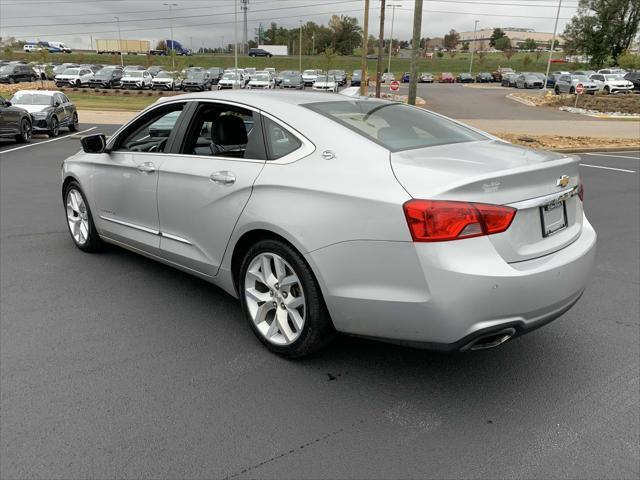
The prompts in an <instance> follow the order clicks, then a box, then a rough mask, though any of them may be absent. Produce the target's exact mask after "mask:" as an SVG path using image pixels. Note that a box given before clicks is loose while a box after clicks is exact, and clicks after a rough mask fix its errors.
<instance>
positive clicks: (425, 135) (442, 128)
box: [304, 100, 488, 151]
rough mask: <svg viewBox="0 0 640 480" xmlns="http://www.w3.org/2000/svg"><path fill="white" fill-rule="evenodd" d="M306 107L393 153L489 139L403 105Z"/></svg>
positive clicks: (348, 103) (366, 102)
mask: <svg viewBox="0 0 640 480" xmlns="http://www.w3.org/2000/svg"><path fill="white" fill-rule="evenodd" d="M304 106H305V107H307V108H309V109H310V110H313V111H314V112H317V113H320V114H321V115H324V116H325V117H328V118H330V119H331V120H334V121H336V122H338V123H339V124H341V125H343V126H345V127H347V128H349V129H350V130H353V131H354V132H356V133H358V134H360V135H362V136H363V137H366V138H368V139H370V140H373V141H374V142H376V143H378V144H380V145H382V146H384V147H385V148H388V149H389V150H391V151H399V150H409V149H414V148H424V147H432V146H435V145H446V144H449V143H460V142H472V141H477V140H487V139H488V137H486V136H484V135H482V134H480V133H477V132H475V131H474V130H471V129H469V128H466V127H463V126H461V125H458V124H456V123H454V122H452V121H450V120H447V119H445V118H442V117H439V116H437V115H434V114H432V113H429V112H427V111H426V110H423V109H421V108H416V107H411V106H408V105H404V104H401V103H391V102H380V101H372V100H346V101H338V102H319V103H308V104H306V105H304Z"/></svg>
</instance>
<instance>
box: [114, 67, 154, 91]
mask: <svg viewBox="0 0 640 480" xmlns="http://www.w3.org/2000/svg"><path fill="white" fill-rule="evenodd" d="M152 80H153V77H152V76H151V74H150V73H149V72H147V71H146V70H129V71H126V70H125V71H124V72H123V75H122V78H121V79H120V88H124V89H128V88H136V89H138V90H144V89H145V88H151V82H152Z"/></svg>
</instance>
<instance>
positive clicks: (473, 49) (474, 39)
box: [469, 20, 482, 75]
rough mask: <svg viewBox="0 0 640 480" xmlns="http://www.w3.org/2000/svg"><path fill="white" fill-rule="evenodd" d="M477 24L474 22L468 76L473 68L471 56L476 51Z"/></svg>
mask: <svg viewBox="0 0 640 480" xmlns="http://www.w3.org/2000/svg"><path fill="white" fill-rule="evenodd" d="M478 22H480V20H476V23H475V24H474V25H473V43H472V44H471V60H470V61H469V75H471V69H472V68H473V54H474V52H475V51H476V31H477V30H478ZM480 63H482V62H480Z"/></svg>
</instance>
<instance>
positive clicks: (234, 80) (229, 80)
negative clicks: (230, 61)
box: [218, 72, 244, 90]
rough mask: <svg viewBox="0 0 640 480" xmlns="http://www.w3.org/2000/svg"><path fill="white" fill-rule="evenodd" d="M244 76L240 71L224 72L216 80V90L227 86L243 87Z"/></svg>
mask: <svg viewBox="0 0 640 480" xmlns="http://www.w3.org/2000/svg"><path fill="white" fill-rule="evenodd" d="M243 87H244V78H243V75H242V73H240V72H224V73H223V74H222V78H221V79H220V81H219V82H218V90H224V89H227V88H243Z"/></svg>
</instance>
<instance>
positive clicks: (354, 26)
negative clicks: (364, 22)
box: [329, 15, 362, 55]
mask: <svg viewBox="0 0 640 480" xmlns="http://www.w3.org/2000/svg"><path fill="white" fill-rule="evenodd" d="M329 28H330V29H331V30H332V33H333V42H332V45H331V47H332V48H333V50H334V51H335V52H336V53H338V54H340V55H351V54H352V53H353V49H354V48H356V47H359V46H360V45H361V43H362V29H361V28H360V26H359V25H358V19H357V18H355V17H349V16H347V15H340V16H338V15H333V16H332V17H331V20H329Z"/></svg>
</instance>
